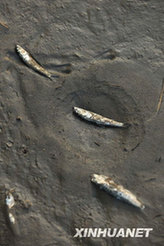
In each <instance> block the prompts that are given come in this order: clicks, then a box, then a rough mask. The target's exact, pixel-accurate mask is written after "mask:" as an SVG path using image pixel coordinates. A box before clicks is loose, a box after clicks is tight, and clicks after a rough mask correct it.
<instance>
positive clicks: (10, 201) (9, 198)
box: [6, 192, 19, 235]
mask: <svg viewBox="0 0 164 246" xmlns="http://www.w3.org/2000/svg"><path fill="white" fill-rule="evenodd" d="M14 205H15V200H14V197H13V195H12V194H11V193H10V192H9V193H8V194H7V195H6V216H7V222H8V223H9V227H10V229H11V231H12V232H13V233H14V235H18V234H19V229H18V225H17V223H16V219H15V217H14V215H13V212H14V209H13V207H14Z"/></svg>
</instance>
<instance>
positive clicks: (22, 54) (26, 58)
mask: <svg viewBox="0 0 164 246" xmlns="http://www.w3.org/2000/svg"><path fill="white" fill-rule="evenodd" d="M16 51H17V52H18V54H19V56H20V57H21V58H22V60H23V61H24V63H26V65H27V66H29V67H31V68H32V69H33V70H35V71H37V72H39V73H41V74H43V75H45V76H46V77H48V78H49V79H51V77H52V74H51V73H50V72H48V71H47V70H46V69H44V68H43V67H42V66H41V65H39V63H38V62H37V61H36V60H35V59H34V58H33V57H32V56H31V55H30V54H29V53H28V52H27V51H26V50H24V49H23V48H22V47H21V46H20V45H16Z"/></svg>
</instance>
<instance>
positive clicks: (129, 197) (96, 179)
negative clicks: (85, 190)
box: [91, 174, 145, 209]
mask: <svg viewBox="0 0 164 246" xmlns="http://www.w3.org/2000/svg"><path fill="white" fill-rule="evenodd" d="M91 182H93V183H95V184H96V185H98V186H99V187H100V189H103V190H105V191H106V192H108V193H109V194H111V195H112V196H114V197H116V198H117V199H119V200H122V201H124V202H127V203H129V204H131V205H133V206H135V207H137V208H140V209H144V208H145V206H144V205H143V204H142V202H141V201H139V200H138V199H137V197H136V196H135V195H134V194H133V193H132V192H131V191H129V190H127V189H125V188H124V187H123V186H122V185H118V184H116V183H115V182H114V181H113V180H112V179H111V178H109V177H107V176H105V175H98V174H92V175H91Z"/></svg>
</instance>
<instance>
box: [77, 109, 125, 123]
mask: <svg viewBox="0 0 164 246" xmlns="http://www.w3.org/2000/svg"><path fill="white" fill-rule="evenodd" d="M73 111H74V112H75V113H76V114H77V115H78V116H80V117H81V118H82V119H85V120H87V121H90V122H93V123H96V124H97V125H103V126H112V127H128V126H129V124H128V123H122V122H118V121H115V120H112V119H109V118H106V117H103V116H102V115H100V114H96V113H93V112H91V111H88V110H85V109H82V108H78V107H73Z"/></svg>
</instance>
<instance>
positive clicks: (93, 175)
mask: <svg viewBox="0 0 164 246" xmlns="http://www.w3.org/2000/svg"><path fill="white" fill-rule="evenodd" d="M98 177H99V175H98V174H91V175H90V179H91V181H92V182H95V181H96V179H97V178H98Z"/></svg>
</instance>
